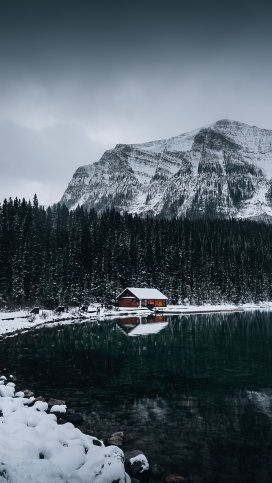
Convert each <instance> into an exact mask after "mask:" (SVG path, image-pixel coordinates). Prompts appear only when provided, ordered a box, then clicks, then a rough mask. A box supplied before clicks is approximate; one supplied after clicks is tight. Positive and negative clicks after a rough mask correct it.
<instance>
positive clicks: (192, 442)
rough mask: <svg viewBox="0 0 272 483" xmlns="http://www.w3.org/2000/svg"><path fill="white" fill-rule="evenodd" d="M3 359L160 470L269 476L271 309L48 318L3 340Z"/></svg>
mask: <svg viewBox="0 0 272 483" xmlns="http://www.w3.org/2000/svg"><path fill="white" fill-rule="evenodd" d="M0 367H6V368H7V370H8V372H9V373H12V374H14V375H16V376H17V377H18V378H19V380H20V381H21V382H22V385H23V386H25V387H23V388H26V387H27V388H28V389H31V390H33V391H34V392H35V395H36V396H39V395H42V396H44V397H46V398H49V397H55V398H60V399H65V400H66V404H67V406H68V408H69V409H74V410H75V411H76V412H81V413H82V414H83V415H84V418H85V421H86V422H89V424H90V427H91V429H93V430H95V431H96V432H97V436H98V437H99V438H106V437H107V436H109V435H110V434H112V433H113V432H115V431H123V432H124V433H125V440H124V446H123V448H122V449H123V450H124V451H126V450H130V449H140V450H142V451H143V452H144V454H145V455H146V456H147V458H148V460H149V462H150V463H151V464H152V463H155V462H157V463H159V464H160V465H161V466H163V467H164V468H165V470H166V472H167V473H177V474H180V475H182V476H185V477H188V476H190V475H194V477H193V478H192V479H193V481H195V482H211V483H215V482H216V483H223V482H224V483H230V482H243V483H245V482H247V483H251V482H252V483H253V482H254V483H268V482H271V481H272V313H269V312H247V313H236V314H235V313H232V314H206V315H187V316H169V317H160V318H159V319H157V320H155V319H150V320H147V319H143V320H140V319H138V318H136V317H135V318H127V319H118V320H114V321H113V320H105V321H101V322H99V323H97V322H86V321H85V322H84V323H75V324H74V325H67V326H62V327H50V326H48V327H46V328H45V327H43V328H40V329H37V330H33V331H31V332H28V333H25V334H21V335H19V336H15V337H10V338H8V339H5V340H2V341H1V342H0Z"/></svg>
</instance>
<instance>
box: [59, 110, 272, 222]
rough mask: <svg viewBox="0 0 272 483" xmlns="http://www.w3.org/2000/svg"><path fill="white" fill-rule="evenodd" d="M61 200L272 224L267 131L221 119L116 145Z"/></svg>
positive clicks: (271, 150)
mask: <svg viewBox="0 0 272 483" xmlns="http://www.w3.org/2000/svg"><path fill="white" fill-rule="evenodd" d="M61 202H63V203H65V204H66V205H67V206H68V207H69V208H75V207H76V206H77V205H78V204H79V205H84V206H86V207H88V208H95V209H96V210H98V211H99V212H101V211H104V210H105V209H107V208H111V207H114V208H116V209H117V210H120V211H121V212H123V211H128V212H130V213H138V214H141V215H143V216H144V215H151V216H155V215H160V216H167V217H172V216H189V217H198V216H216V217H229V216H233V217H237V218H251V219H264V220H266V221H272V131H270V130H267V129H260V128H258V127H256V126H248V125H247V124H242V123H240V122H237V121H229V120H226V119H224V120H220V121H217V122H215V123H213V124H211V125H209V126H206V127H204V128H201V129H197V130H195V131H192V132H189V133H185V134H181V135H179V136H175V137H172V138H170V139H166V140H159V141H151V142H148V143H143V144H130V145H129V144H117V145H116V147H115V148H114V149H111V150H108V151H106V152H105V153H104V154H103V156H102V158H101V159H100V160H99V161H97V162H95V163H94V164H92V165H87V166H81V167H80V168H78V169H77V170H76V172H75V174H74V176H73V178H72V180H71V181H70V183H69V185H68V188H67V189H66V191H65V193H64V195H63V197H62V199H61Z"/></svg>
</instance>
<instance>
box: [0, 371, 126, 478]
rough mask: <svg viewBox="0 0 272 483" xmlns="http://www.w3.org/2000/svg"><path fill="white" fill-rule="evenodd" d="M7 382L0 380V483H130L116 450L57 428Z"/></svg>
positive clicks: (44, 410) (44, 408) (42, 406)
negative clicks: (116, 482)
mask: <svg viewBox="0 0 272 483" xmlns="http://www.w3.org/2000/svg"><path fill="white" fill-rule="evenodd" d="M13 379H14V378H13V376H9V378H6V377H5V376H0V483H7V482H9V483H52V482H54V483H94V482H95V483H113V482H115V481H118V482H120V483H130V481H131V480H130V477H129V476H128V475H127V474H126V473H125V469H124V454H123V452H122V450H121V449H120V448H118V447H117V446H112V445H111V446H107V447H105V446H104V444H103V442H102V441H99V440H98V439H97V438H95V437H93V436H89V435H86V434H83V433H82V432H81V431H80V430H79V429H77V428H75V427H74V425H73V424H72V423H69V422H68V423H67V422H66V423H65V424H62V425H59V424H57V417H56V415H55V414H52V413H49V410H48V404H47V403H46V402H43V401H41V400H36V399H35V398H34V396H31V397H25V396H26V391H24V392H23V391H20V392H17V393H16V391H15V384H14V382H12V380H13ZM8 381H10V382H8ZM57 409H58V408H57ZM62 409H64V408H62Z"/></svg>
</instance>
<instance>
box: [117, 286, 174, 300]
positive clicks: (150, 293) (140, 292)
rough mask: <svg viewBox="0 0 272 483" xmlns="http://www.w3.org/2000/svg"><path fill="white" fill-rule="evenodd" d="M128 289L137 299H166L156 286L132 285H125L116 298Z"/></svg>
mask: <svg viewBox="0 0 272 483" xmlns="http://www.w3.org/2000/svg"><path fill="white" fill-rule="evenodd" d="M126 290H129V291H130V292H131V293H132V294H133V295H135V297H137V299H139V300H143V299H154V300H167V297H166V296H165V295H163V293H161V292H160V291H159V290H157V289H156V288H134V287H127V288H125V290H123V291H122V292H121V293H120V294H119V295H118V297H117V298H119V297H121V295H122V294H123V293H124V292H125V291H126Z"/></svg>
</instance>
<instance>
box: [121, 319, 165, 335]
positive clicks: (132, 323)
mask: <svg viewBox="0 0 272 483" xmlns="http://www.w3.org/2000/svg"><path fill="white" fill-rule="evenodd" d="M166 322H167V316H166V315H148V316H147V317H122V318H120V319H119V320H118V321H117V325H118V327H119V328H120V329H122V331H123V332H125V333H126V335H128V334H129V333H130V332H131V331H133V330H134V329H135V328H136V327H137V326H140V325H141V326H146V327H148V326H150V327H151V326H152V325H154V326H156V328H157V326H159V325H160V324H161V328H164V326H165V325H166V324H165V323H166ZM150 332H151V333H152V328H151V330H150ZM155 332H157V330H156V331H155Z"/></svg>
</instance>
